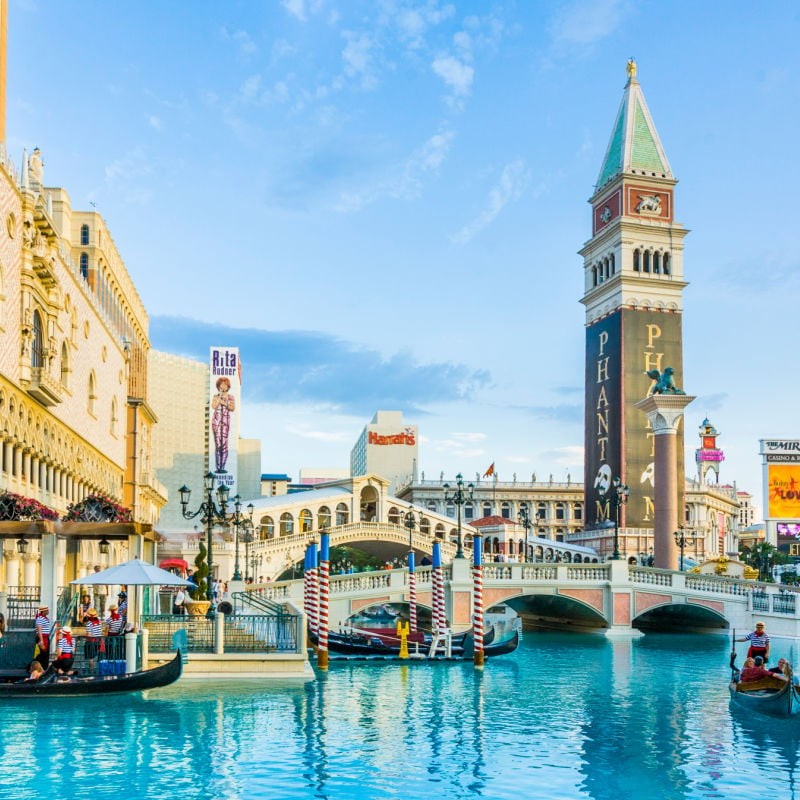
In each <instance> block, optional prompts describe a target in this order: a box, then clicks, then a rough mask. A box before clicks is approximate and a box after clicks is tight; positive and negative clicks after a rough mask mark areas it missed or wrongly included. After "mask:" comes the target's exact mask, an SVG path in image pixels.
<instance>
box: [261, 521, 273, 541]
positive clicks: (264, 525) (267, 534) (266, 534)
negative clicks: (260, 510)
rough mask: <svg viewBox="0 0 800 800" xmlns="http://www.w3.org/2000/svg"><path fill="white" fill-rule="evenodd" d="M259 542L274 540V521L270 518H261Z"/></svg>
mask: <svg viewBox="0 0 800 800" xmlns="http://www.w3.org/2000/svg"><path fill="white" fill-rule="evenodd" d="M260 527H261V540H262V541H263V540H264V539H274V538H275V521H274V520H273V519H272V517H261V525H260Z"/></svg>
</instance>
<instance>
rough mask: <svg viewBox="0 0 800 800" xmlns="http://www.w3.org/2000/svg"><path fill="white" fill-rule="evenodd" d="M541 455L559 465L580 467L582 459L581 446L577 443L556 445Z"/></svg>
mask: <svg viewBox="0 0 800 800" xmlns="http://www.w3.org/2000/svg"><path fill="white" fill-rule="evenodd" d="M542 455H543V456H544V457H545V458H546V459H548V460H550V461H552V462H553V463H555V464H557V465H558V466H560V467H582V465H583V460H584V450H583V447H582V446H581V445H577V444H576V445H567V446H566V447H556V448H554V449H552V450H547V451H546V452H545V453H543V454H542Z"/></svg>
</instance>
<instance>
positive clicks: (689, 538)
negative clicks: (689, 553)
mask: <svg viewBox="0 0 800 800" xmlns="http://www.w3.org/2000/svg"><path fill="white" fill-rule="evenodd" d="M674 535H675V544H676V545H678V547H680V549H681V561H680V571H681V572H683V548H684V547H686V545H687V544H692V542H693V541H694V538H695V534H693V533H686V530H685V528H684V527H683V525H678V530H676V531H675V534H674Z"/></svg>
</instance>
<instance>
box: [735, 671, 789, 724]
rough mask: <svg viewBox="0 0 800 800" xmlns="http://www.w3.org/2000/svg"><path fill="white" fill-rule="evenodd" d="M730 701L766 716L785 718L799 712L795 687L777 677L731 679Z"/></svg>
mask: <svg viewBox="0 0 800 800" xmlns="http://www.w3.org/2000/svg"><path fill="white" fill-rule="evenodd" d="M728 689H729V691H730V695H731V702H732V703H733V704H734V705H737V706H739V707H740V708H744V709H747V710H748V711H755V712H756V713H757V714H764V715H766V716H768V717H778V718H787V717H793V716H795V715H796V714H800V693H799V692H798V690H797V687H796V686H794V685H793V684H792V683H790V682H787V681H782V680H780V679H778V678H762V679H761V680H759V681H751V682H749V683H737V682H736V681H735V680H734V681H731V683H730V686H729V687H728Z"/></svg>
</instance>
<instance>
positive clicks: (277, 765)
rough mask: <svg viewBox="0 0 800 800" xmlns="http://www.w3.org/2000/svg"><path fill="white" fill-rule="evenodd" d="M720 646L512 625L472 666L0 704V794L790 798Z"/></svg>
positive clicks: (785, 744)
mask: <svg viewBox="0 0 800 800" xmlns="http://www.w3.org/2000/svg"><path fill="white" fill-rule="evenodd" d="M728 650H729V644H728V641H727V640H726V639H725V638H724V637H689V636H684V637H677V636H655V635H652V636H651V635H648V636H647V637H645V638H643V639H639V640H637V641H634V642H611V641H608V640H607V639H605V638H604V637H601V636H596V637H595V636H575V635H563V636H557V635H536V634H526V638H525V642H524V643H523V645H522V646H521V647H520V649H519V650H518V651H517V652H516V653H515V654H514V655H512V656H505V657H502V658H497V659H493V660H491V661H488V662H487V665H486V668H485V669H484V670H483V672H480V671H476V670H475V669H474V668H473V667H472V665H471V664H460V663H458V664H411V665H409V666H403V665H399V664H389V665H365V664H363V663H353V664H334V665H332V667H331V670H330V672H329V673H328V675H326V676H323V677H322V678H320V680H318V681H315V682H313V683H308V684H306V685H304V686H298V685H294V686H290V685H287V686H270V687H268V688H264V687H263V686H258V685H252V684H246V685H239V686H235V685H231V684H230V683H226V684H215V685H208V684H197V683H193V682H182V683H179V684H177V685H175V686H173V687H169V688H167V689H163V690H160V691H159V692H153V693H151V694H150V695H149V696H147V697H143V696H122V697H115V698H105V699H100V698H98V699H95V698H90V699H86V700H77V699H76V700H70V699H66V698H65V699H56V698H53V699H50V700H47V699H39V700H28V701H14V702H10V703H4V704H3V708H2V719H3V733H2V737H0V764H2V769H0V798H3V800H5V798H24V797H34V796H44V797H48V798H57V799H58V800H62V799H65V798H66V799H70V798H76V799H82V798H86V800H91V798H115V800H123V798H131V797H139V798H159V799H161V798H163V800H178V799H179V798H198V797H206V798H209V800H227V798H248V800H249V799H251V798H289V799H290V800H292V799H293V798H331V799H332V800H339V799H340V798H341V799H344V798H348V799H349V798H362V799H366V800H371V799H372V798H375V799H376V800H377V798H414V799H415V800H416V799H417V798H428V797H431V798H433V797H435V798H515V799H517V800H521V799H522V798H531V797H532V798H538V797H542V798H552V799H554V800H559V799H560V798H595V799H596V800H606V799H608V800H611V798H614V800H625V799H626V798H634V797H635V798H639V797H642V798H647V800H659V799H660V798H664V799H666V798H670V799H672V798H731V800H734V799H735V800H746V799H747V798H774V799H775V800H784V798H791V797H793V796H794V781H795V775H794V773H795V771H796V770H797V767H798V748H800V736H798V732H800V724H798V725H794V724H791V723H790V724H788V725H787V724H785V723H783V724H781V723H776V722H773V721H769V720H759V719H749V718H747V717H746V716H740V715H739V714H738V713H734V712H732V711H731V709H729V703H728V691H727V683H726V680H727V678H728V677H729V674H730V672H729V670H728V669H727V661H728ZM774 654H775V655H776V656H780V655H784V654H786V655H791V653H790V652H789V650H788V648H781V647H780V646H778V647H776V648H775V653H774ZM740 658H741V657H740ZM798 797H800V794H799V795H798Z"/></svg>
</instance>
